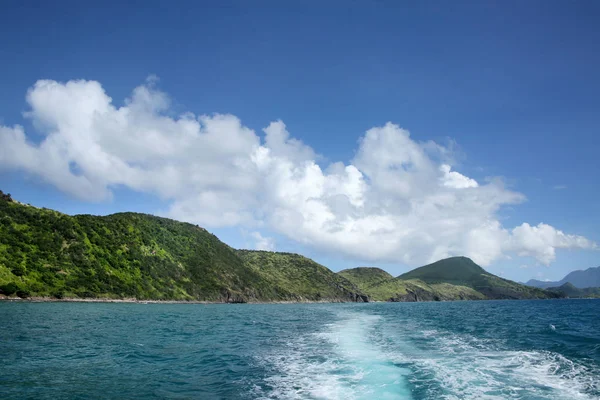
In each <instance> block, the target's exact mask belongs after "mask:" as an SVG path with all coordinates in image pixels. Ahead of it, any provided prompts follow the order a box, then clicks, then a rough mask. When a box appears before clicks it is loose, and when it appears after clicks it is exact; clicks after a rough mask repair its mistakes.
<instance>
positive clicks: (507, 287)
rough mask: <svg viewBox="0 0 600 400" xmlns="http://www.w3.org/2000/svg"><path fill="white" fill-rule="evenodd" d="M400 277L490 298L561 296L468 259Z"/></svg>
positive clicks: (442, 262)
mask: <svg viewBox="0 0 600 400" xmlns="http://www.w3.org/2000/svg"><path fill="white" fill-rule="evenodd" d="M398 278H400V279H402V280H409V279H419V280H421V281H423V282H425V283H428V284H442V283H445V284H452V285H460V286H465V287H469V288H472V289H475V290H476V291H478V292H479V293H481V294H483V295H484V296H485V297H486V298H488V299H545V298H553V297H560V295H558V294H556V293H553V292H548V291H545V290H542V289H537V288H533V287H530V286H525V285H521V284H519V283H516V282H513V281H510V280H508V279H503V278H500V277H498V276H496V275H493V274H490V273H489V272H487V271H486V270H484V269H483V268H481V267H480V266H479V265H477V264H475V263H474V262H473V261H472V260H471V259H470V258H467V257H451V258H446V259H444V260H440V261H437V262H434V263H432V264H429V265H425V266H423V267H420V268H416V269H414V270H412V271H409V272H407V273H405V274H402V275H400V276H399V277H398Z"/></svg>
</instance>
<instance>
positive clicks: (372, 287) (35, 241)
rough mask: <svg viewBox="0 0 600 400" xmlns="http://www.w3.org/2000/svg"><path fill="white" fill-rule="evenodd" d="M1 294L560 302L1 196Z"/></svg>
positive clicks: (459, 263)
mask: <svg viewBox="0 0 600 400" xmlns="http://www.w3.org/2000/svg"><path fill="white" fill-rule="evenodd" d="M568 289H570V288H568ZM0 295H5V296H14V295H17V296H19V297H29V296H49V297H56V298H137V299H155V300H202V301H217V302H249V301H250V302H251V301H319V300H322V301H368V300H380V301H426V300H464V299H486V298H487V299H505V298H506V299H521V298H548V297H561V296H564V294H563V292H561V291H560V290H553V291H545V290H541V289H537V288H532V287H528V286H524V285H520V284H517V283H515V282H512V281H509V280H506V279H502V278H499V277H497V276H495V275H492V274H490V273H488V272H486V271H485V270H484V269H483V268H481V267H479V266H478V265H477V264H475V263H474V262H473V261H471V260H470V259H468V258H465V257H453V258H448V259H446V260H441V261H438V262H436V263H433V264H430V265H426V266H424V267H421V268H417V269H415V270H413V271H410V272H408V273H406V274H403V275H401V276H399V277H397V278H394V277H392V276H391V275H390V274H388V273H387V272H385V271H383V270H381V269H378V268H354V269H348V270H344V271H341V272H339V273H337V274H336V273H333V272H332V271H331V270H329V269H328V268H326V267H324V266H323V265H320V264H318V263H316V262H314V261H313V260H310V259H308V258H306V257H303V256H301V255H297V254H289V253H275V252H266V251H250V250H234V249H232V248H231V247H229V246H227V245H226V244H224V243H223V242H221V241H220V240H219V239H218V238H217V237H216V236H214V235H212V234H211V233H209V232H207V231H206V230H205V229H203V228H200V227H198V226H196V225H192V224H188V223H182V222H177V221H173V220H170V219H166V218H159V217H155V216H152V215H146V214H137V213H119V214H113V215H108V216H92V215H76V216H69V215H65V214H61V213H59V212H56V211H53V210H48V209H43V208H42V209H41V208H36V207H33V206H29V205H24V204H21V203H19V202H17V201H14V200H13V199H12V198H11V196H10V195H8V194H4V193H2V192H0Z"/></svg>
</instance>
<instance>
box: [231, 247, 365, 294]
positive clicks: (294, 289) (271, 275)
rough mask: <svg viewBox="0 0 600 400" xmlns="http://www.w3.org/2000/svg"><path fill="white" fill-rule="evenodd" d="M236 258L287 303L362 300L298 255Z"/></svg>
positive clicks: (339, 279)
mask: <svg viewBox="0 0 600 400" xmlns="http://www.w3.org/2000/svg"><path fill="white" fill-rule="evenodd" d="M238 254H239V255H240V257H241V258H242V259H243V260H244V261H245V262H246V264H247V265H248V266H249V267H250V268H252V269H253V270H254V271H256V272H257V273H258V274H260V275H261V276H262V277H263V278H264V279H265V280H267V281H269V282H271V283H272V284H273V285H274V286H276V287H280V288H282V289H284V290H285V291H286V293H287V296H289V297H288V299H289V300H298V301H302V300H311V301H318V300H340V301H348V300H352V301H363V300H366V297H364V298H363V297H361V296H360V295H361V292H360V289H359V288H357V287H356V286H355V285H354V284H353V283H351V282H350V281H349V280H347V279H345V278H344V277H342V276H340V275H338V274H335V273H333V272H332V271H331V270H329V269H328V268H326V267H324V266H322V265H321V264H318V263H316V262H314V261H313V260H311V259H309V258H306V257H303V256H301V255H298V254H291V253H275V252H270V251H251V250H238Z"/></svg>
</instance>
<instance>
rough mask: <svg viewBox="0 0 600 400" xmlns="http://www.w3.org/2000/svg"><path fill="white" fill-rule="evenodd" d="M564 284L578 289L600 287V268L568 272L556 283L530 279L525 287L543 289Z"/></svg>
mask: <svg viewBox="0 0 600 400" xmlns="http://www.w3.org/2000/svg"><path fill="white" fill-rule="evenodd" d="M565 283H571V284H572V285H573V286H574V287H576V288H579V289H584V288H590V287H600V267H592V268H588V269H586V270H577V271H573V272H570V273H568V274H567V275H566V276H565V277H564V278H562V279H561V280H560V281H557V282H551V281H539V280H537V279H530V280H529V281H527V283H526V285H529V286H534V287H538V288H543V289H545V288H550V287H559V286H562V285H564V284H565Z"/></svg>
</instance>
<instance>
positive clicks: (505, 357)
mask: <svg viewBox="0 0 600 400" xmlns="http://www.w3.org/2000/svg"><path fill="white" fill-rule="evenodd" d="M385 317H389V316H385ZM385 317H384V316H378V315H369V314H367V313H361V312H340V313H338V314H337V318H336V319H335V321H334V322H332V323H330V324H327V325H325V326H322V328H323V329H322V330H321V331H319V332H312V333H309V334H305V335H302V336H298V337H296V338H293V339H290V340H288V341H287V342H286V343H285V345H284V346H283V348H281V347H277V349H276V350H274V351H271V352H270V353H267V354H263V355H261V356H260V361H261V363H262V364H263V365H264V366H265V368H266V369H267V370H268V371H269V373H268V374H267V376H266V377H265V379H264V383H265V385H264V386H261V387H260V388H259V387H256V388H255V392H254V393H253V396H252V397H253V398H263V399H344V400H353V399H415V400H417V399H445V400H458V399H484V400H486V399H487V400H492V399H507V398H511V399H521V400H528V399H553V400H558V399H569V400H573V399H594V398H596V399H597V398H598V394H599V393H600V387H599V384H598V382H597V381H598V379H597V377H598V376H600V371H599V370H598V368H597V366H594V365H592V364H590V365H584V364H582V363H581V362H574V361H572V360H570V359H568V358H567V357H565V356H563V355H561V354H558V353H555V352H550V351H536V350H531V351H522V350H514V349H512V350H511V349H510V348H509V347H507V341H506V340H496V339H483V338H478V337H475V336H471V335H467V334H456V333H453V332H451V331H447V330H443V329H427V328H426V327H424V326H420V324H419V323H418V322H416V321H415V320H406V321H398V320H396V319H395V318H388V319H387V320H386V318H385Z"/></svg>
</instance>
